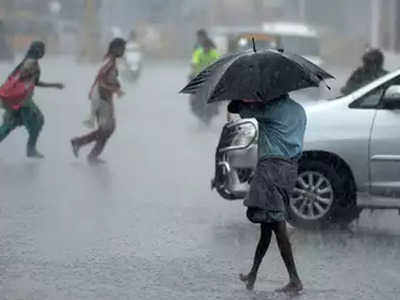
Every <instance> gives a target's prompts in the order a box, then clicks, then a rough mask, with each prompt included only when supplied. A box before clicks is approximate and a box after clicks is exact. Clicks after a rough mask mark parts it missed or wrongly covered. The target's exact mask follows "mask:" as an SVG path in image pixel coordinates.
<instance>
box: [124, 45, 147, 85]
mask: <svg viewBox="0 0 400 300" xmlns="http://www.w3.org/2000/svg"><path fill="white" fill-rule="evenodd" d="M141 71H142V53H141V51H140V49H139V46H138V45H137V44H136V43H133V42H128V43H127V45H126V50H125V57H124V68H123V72H122V75H123V76H124V78H126V79H127V80H129V81H136V80H137V79H138V78H139V75H140V73H141Z"/></svg>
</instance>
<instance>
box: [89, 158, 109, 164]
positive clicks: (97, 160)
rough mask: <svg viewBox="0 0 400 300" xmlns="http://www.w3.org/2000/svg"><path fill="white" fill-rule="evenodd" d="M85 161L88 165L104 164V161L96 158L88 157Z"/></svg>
mask: <svg viewBox="0 0 400 300" xmlns="http://www.w3.org/2000/svg"><path fill="white" fill-rule="evenodd" d="M87 160H88V163H89V164H90V165H102V164H105V163H106V161H105V160H102V159H100V158H98V157H90V156H89V157H88V159H87Z"/></svg>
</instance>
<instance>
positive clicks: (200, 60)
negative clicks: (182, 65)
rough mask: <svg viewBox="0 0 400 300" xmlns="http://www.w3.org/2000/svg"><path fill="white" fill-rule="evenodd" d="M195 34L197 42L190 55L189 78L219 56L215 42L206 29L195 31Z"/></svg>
mask: <svg viewBox="0 0 400 300" xmlns="http://www.w3.org/2000/svg"><path fill="white" fill-rule="evenodd" d="M196 35H197V42H196V45H195V48H194V51H193V55H192V73H191V78H193V77H194V76H196V75H197V74H198V73H200V72H201V71H202V70H203V69H204V68H205V67H207V66H209V65H210V64H212V63H213V62H215V61H216V60H217V59H218V58H219V57H220V55H219V53H218V51H217V48H216V46H215V43H214V42H213V41H212V40H211V38H210V37H209V36H208V34H207V31H205V30H204V29H200V30H198V31H197V34H196Z"/></svg>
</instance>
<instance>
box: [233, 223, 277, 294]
mask: <svg viewBox="0 0 400 300" xmlns="http://www.w3.org/2000/svg"><path fill="white" fill-rule="evenodd" d="M271 235H272V229H271V227H270V226H269V224H261V232H260V240H259V241H258V245H257V248H256V252H255V254H254V260H253V266H252V268H251V270H250V272H249V274H247V275H243V274H240V279H241V280H242V281H244V282H246V288H247V289H248V290H252V289H253V288H254V283H255V282H256V279H257V272H258V269H259V267H260V265H261V262H262V260H263V258H264V256H265V253H266V252H267V250H268V247H269V244H270V242H271Z"/></svg>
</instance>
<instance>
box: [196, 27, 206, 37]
mask: <svg viewBox="0 0 400 300" xmlns="http://www.w3.org/2000/svg"><path fill="white" fill-rule="evenodd" d="M196 34H197V35H198V36H203V37H207V36H208V34H207V31H206V30H205V29H203V28H202V29H199V30H197V32H196Z"/></svg>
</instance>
